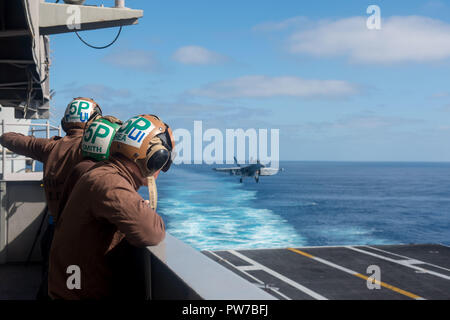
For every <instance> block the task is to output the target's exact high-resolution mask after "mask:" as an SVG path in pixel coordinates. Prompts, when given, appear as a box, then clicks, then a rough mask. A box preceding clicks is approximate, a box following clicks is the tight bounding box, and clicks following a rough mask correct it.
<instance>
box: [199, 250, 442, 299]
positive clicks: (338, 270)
mask: <svg viewBox="0 0 450 320" xmlns="http://www.w3.org/2000/svg"><path fill="white" fill-rule="evenodd" d="M203 254H205V255H206V256H208V257H209V258H211V259H213V260H214V261H216V262H218V263H220V264H221V265H223V266H224V267H226V268H227V269H229V270H231V271H233V272H234V273H236V274H238V275H239V276H241V277H242V278H245V279H246V280H248V281H249V282H251V283H253V284H255V285H256V286H258V287H260V288H261V289H262V290H264V291H266V292H268V293H269V294H271V295H272V296H274V297H275V298H276V299H280V300H411V299H415V300H429V299H432V300H441V299H444V300H448V299H450V247H447V246H444V245H434V244H433V245H431V244H430V245H428V244H426V245H384V246H337V247H304V248H285V249H259V250H226V251H225V250H224V251H203Z"/></svg>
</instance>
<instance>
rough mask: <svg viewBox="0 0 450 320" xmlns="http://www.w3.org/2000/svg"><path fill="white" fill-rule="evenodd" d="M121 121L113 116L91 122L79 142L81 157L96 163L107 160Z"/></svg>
mask: <svg viewBox="0 0 450 320" xmlns="http://www.w3.org/2000/svg"><path fill="white" fill-rule="evenodd" d="M121 125H122V121H120V120H119V119H117V118H116V117H113V116H104V117H100V118H97V119H95V120H93V121H91V122H90V123H89V124H88V125H87V127H86V130H85V131H84V135H83V139H82V140H81V152H82V154H83V157H85V158H91V159H94V160H96V161H102V160H107V159H108V158H109V155H110V147H111V143H112V141H113V139H114V136H115V134H116V132H117V130H118V129H119V128H120V126H121Z"/></svg>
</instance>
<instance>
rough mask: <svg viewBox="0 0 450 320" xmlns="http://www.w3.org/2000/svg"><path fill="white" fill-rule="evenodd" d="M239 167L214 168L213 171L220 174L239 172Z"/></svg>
mask: <svg viewBox="0 0 450 320" xmlns="http://www.w3.org/2000/svg"><path fill="white" fill-rule="evenodd" d="M241 169H242V168H240V167H234V168H214V169H213V170H214V171H221V172H230V171H238V170H241Z"/></svg>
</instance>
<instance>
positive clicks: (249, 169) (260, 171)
mask: <svg viewBox="0 0 450 320" xmlns="http://www.w3.org/2000/svg"><path fill="white" fill-rule="evenodd" d="M234 162H235V163H236V165H237V167H233V168H213V170H215V171H219V172H227V173H229V174H230V175H234V176H241V179H240V182H241V183H242V182H243V181H244V177H254V178H255V181H256V183H259V177H260V176H273V175H276V174H277V173H278V172H280V171H283V169H278V168H266V166H265V165H263V164H261V162H260V161H259V160H258V161H257V162H256V163H254V164H250V165H248V166H241V165H240V164H239V163H238V161H237V160H236V157H234Z"/></svg>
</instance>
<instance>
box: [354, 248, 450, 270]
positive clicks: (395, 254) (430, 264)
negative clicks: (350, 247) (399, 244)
mask: <svg viewBox="0 0 450 320" xmlns="http://www.w3.org/2000/svg"><path fill="white" fill-rule="evenodd" d="M358 247H359V246H358ZM362 247H365V248H370V249H373V250H377V251H380V252H384V253H388V254H391V255H394V256H397V257H400V258H403V259H406V260H415V261H418V262H420V263H421V264H427V265H429V266H432V267H435V268H438V269H442V270H445V271H450V269H448V268H444V267H441V266H438V265H436V264H432V263H429V262H425V261H422V260H417V259H412V258H410V257H407V256H403V255H401V254H397V253H393V252H390V251H386V250H383V249H379V248H375V247H371V246H362Z"/></svg>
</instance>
